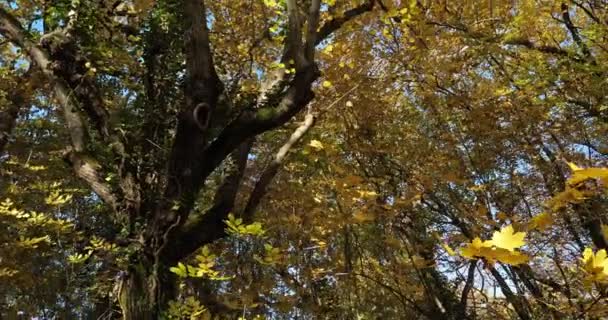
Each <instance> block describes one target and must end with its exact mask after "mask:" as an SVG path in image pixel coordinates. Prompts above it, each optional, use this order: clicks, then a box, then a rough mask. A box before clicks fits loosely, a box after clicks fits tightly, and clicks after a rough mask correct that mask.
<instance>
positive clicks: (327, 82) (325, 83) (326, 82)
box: [321, 80, 332, 88]
mask: <svg viewBox="0 0 608 320" xmlns="http://www.w3.org/2000/svg"><path fill="white" fill-rule="evenodd" d="M321 85H322V86H323V88H331V86H332V84H331V82H329V81H327V80H325V81H323V83H322V84H321Z"/></svg>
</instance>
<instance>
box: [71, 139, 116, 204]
mask: <svg viewBox="0 0 608 320" xmlns="http://www.w3.org/2000/svg"><path fill="white" fill-rule="evenodd" d="M65 159H66V160H67V161H68V162H69V163H70V164H71V165H72V168H73V169H74V172H75V173H76V175H77V176H78V177H79V178H81V179H82V180H84V181H85V182H87V184H88V185H89V186H90V187H91V189H92V190H93V191H95V193H96V194H97V195H98V196H99V197H100V198H101V199H102V200H103V201H104V202H105V203H107V204H108V205H110V206H111V207H112V209H116V207H117V201H116V197H115V196H114V194H113V193H112V190H111V189H110V187H109V186H108V185H107V184H106V183H105V182H104V180H103V179H102V177H101V176H100V175H99V173H98V172H97V169H98V168H97V167H98V165H96V164H95V163H94V162H92V161H90V160H88V159H87V158H86V157H84V156H82V155H81V154H78V153H76V152H73V151H68V152H67V153H66V155H65Z"/></svg>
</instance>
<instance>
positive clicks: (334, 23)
mask: <svg viewBox="0 0 608 320" xmlns="http://www.w3.org/2000/svg"><path fill="white" fill-rule="evenodd" d="M375 3H376V0H368V1H366V2H365V3H363V4H362V5H360V6H358V7H355V8H353V9H350V10H347V11H346V12H344V14H343V15H342V16H340V17H338V18H334V19H331V20H329V21H328V22H326V23H325V24H324V25H323V26H322V27H321V28H320V29H319V32H318V33H317V38H316V39H315V44H319V43H321V41H323V40H325V39H327V37H329V36H330V35H331V34H332V33H334V32H335V31H336V30H338V29H340V28H341V27H342V25H344V24H345V23H347V22H349V21H351V20H353V19H354V18H356V17H358V16H360V15H362V14H364V13H366V12H369V11H372V9H373V8H374V4H375Z"/></svg>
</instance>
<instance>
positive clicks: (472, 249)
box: [460, 237, 491, 259]
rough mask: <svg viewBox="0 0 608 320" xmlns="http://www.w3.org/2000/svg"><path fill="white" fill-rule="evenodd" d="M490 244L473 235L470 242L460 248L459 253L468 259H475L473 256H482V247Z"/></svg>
mask: <svg viewBox="0 0 608 320" xmlns="http://www.w3.org/2000/svg"><path fill="white" fill-rule="evenodd" d="M490 246H491V244H490V243H489V242H488V241H481V239H480V238H479V237H475V239H473V241H471V243H467V245H466V246H465V247H464V248H462V249H460V255H462V256H463V257H465V258H468V259H475V257H483V256H484V254H483V253H482V248H484V247H488V248H489V247H490Z"/></svg>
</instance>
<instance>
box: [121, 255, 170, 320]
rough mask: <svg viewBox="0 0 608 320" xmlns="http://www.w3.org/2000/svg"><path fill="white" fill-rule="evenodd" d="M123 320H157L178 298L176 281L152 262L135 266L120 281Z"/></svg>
mask: <svg viewBox="0 0 608 320" xmlns="http://www.w3.org/2000/svg"><path fill="white" fill-rule="evenodd" d="M117 281H118V283H117V285H118V286H119V287H118V288H119V289H118V290H119V292H118V304H119V306H120V309H121V311H122V318H123V320H156V319H159V318H160V315H161V313H162V311H163V310H164V308H165V307H166V305H167V303H168V302H169V301H170V300H171V299H173V298H174V296H175V278H174V277H173V276H172V274H171V273H170V272H169V271H168V267H166V268H164V267H163V266H162V265H160V264H155V263H153V262H152V261H150V260H146V259H143V260H140V261H138V262H136V263H133V264H132V265H131V267H130V270H129V271H127V272H123V273H122V274H121V275H120V276H119V279H117Z"/></svg>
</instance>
